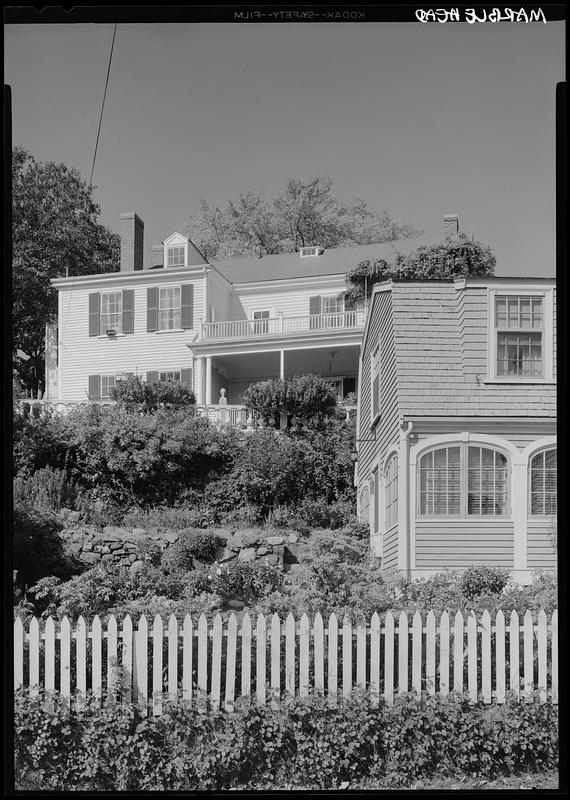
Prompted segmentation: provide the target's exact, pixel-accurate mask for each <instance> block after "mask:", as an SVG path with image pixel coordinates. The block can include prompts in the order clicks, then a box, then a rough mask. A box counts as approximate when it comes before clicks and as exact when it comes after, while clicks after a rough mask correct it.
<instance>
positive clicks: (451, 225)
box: [443, 214, 459, 237]
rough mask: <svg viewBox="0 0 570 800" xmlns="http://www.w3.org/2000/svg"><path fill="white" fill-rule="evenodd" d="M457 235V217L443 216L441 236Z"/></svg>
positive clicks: (452, 215) (455, 215)
mask: <svg viewBox="0 0 570 800" xmlns="http://www.w3.org/2000/svg"><path fill="white" fill-rule="evenodd" d="M458 233H459V217H458V216H457V214H444V215H443V235H444V236H445V237H447V236H457V234H458Z"/></svg>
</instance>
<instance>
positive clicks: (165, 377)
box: [158, 369, 180, 382]
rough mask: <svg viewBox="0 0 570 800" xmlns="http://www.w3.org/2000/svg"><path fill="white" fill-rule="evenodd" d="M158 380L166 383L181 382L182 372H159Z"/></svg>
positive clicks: (174, 370)
mask: <svg viewBox="0 0 570 800" xmlns="http://www.w3.org/2000/svg"><path fill="white" fill-rule="evenodd" d="M158 380H159V381H161V382H164V381H175V382H177V381H179V380H180V370H179V369H171V370H167V371H166V372H159V373H158Z"/></svg>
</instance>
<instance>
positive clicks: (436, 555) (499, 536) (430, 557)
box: [415, 518, 514, 569]
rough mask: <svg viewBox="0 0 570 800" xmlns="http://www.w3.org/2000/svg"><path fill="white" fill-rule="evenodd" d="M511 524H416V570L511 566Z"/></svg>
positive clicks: (490, 520) (448, 521) (451, 521)
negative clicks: (479, 565) (470, 566)
mask: <svg viewBox="0 0 570 800" xmlns="http://www.w3.org/2000/svg"><path fill="white" fill-rule="evenodd" d="M513 557H514V538H513V523H512V522H510V521H503V520H493V519H491V518H489V519H488V521H487V520H485V521H481V522H479V521H478V522H472V521H471V520H468V521H464V520H429V521H427V520H417V521H416V565H415V566H416V568H418V569H422V568H433V567H438V568H445V567H449V568H450V569H451V568H453V569H454V568H459V567H467V566H469V565H471V564H494V565H496V566H501V567H511V568H512V566H513Z"/></svg>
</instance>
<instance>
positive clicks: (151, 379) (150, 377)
mask: <svg viewBox="0 0 570 800" xmlns="http://www.w3.org/2000/svg"><path fill="white" fill-rule="evenodd" d="M146 382H147V383H158V370H157V371H156V372H155V371H154V370H153V371H152V372H147V373H146Z"/></svg>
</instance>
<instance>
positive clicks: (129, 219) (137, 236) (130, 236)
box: [121, 211, 144, 272]
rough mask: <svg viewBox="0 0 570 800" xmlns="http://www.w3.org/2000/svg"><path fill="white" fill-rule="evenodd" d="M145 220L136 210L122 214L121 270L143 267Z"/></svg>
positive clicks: (128, 270)
mask: <svg viewBox="0 0 570 800" xmlns="http://www.w3.org/2000/svg"><path fill="white" fill-rule="evenodd" d="M143 251H144V222H143V221H142V219H141V218H140V217H139V216H138V214H135V212H134V211H127V212H126V213H125V214H121V272H133V271H134V270H139V269H142V268H143Z"/></svg>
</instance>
